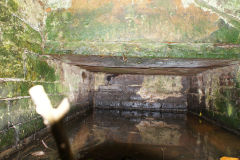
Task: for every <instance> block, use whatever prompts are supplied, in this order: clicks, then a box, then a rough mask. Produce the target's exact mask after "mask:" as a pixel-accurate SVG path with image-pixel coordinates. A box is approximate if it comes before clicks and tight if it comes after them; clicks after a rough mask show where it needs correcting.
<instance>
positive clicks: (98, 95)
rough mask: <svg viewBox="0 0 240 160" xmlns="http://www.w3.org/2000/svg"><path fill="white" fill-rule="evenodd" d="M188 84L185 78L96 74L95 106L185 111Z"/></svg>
mask: <svg viewBox="0 0 240 160" xmlns="http://www.w3.org/2000/svg"><path fill="white" fill-rule="evenodd" d="M187 85H188V82H187V78H186V77H185V76H166V75H129V74H121V75H117V74H104V73H95V93H94V107H95V108H101V109H103V108H105V109H123V110H124V109H127V110H129V109H130V110H155V111H161V110H164V111H186V109H187V108H186V107H187V103H186V102H187V97H186V95H185V92H186V90H187Z"/></svg>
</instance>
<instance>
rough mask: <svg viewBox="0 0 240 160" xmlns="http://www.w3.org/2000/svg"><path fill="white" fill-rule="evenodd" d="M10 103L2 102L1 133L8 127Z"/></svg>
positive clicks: (0, 101) (0, 110)
mask: <svg viewBox="0 0 240 160" xmlns="http://www.w3.org/2000/svg"><path fill="white" fill-rule="evenodd" d="M8 119H9V111H8V101H5V100H0V131H1V130H3V129H6V128H7V127H8Z"/></svg>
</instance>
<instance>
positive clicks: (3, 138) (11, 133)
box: [0, 128, 15, 151]
mask: <svg viewBox="0 0 240 160" xmlns="http://www.w3.org/2000/svg"><path fill="white" fill-rule="evenodd" d="M14 144H15V130H14V129H13V128H9V129H7V130H4V131H0V151H3V150H4V149H6V148H8V147H10V146H13V145H14Z"/></svg>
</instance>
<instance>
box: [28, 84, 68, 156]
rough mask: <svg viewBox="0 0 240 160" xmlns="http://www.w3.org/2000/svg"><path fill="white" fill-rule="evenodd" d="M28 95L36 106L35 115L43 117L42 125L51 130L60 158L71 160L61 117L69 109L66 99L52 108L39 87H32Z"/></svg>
mask: <svg viewBox="0 0 240 160" xmlns="http://www.w3.org/2000/svg"><path fill="white" fill-rule="evenodd" d="M29 94H30V96H31V98H32V100H33V102H34V103H35V105H36V111H37V113H38V114H40V115H41V116H42V117H43V120H44V124H45V125H47V126H50V128H51V132H52V134H53V137H54V139H55V141H56V144H57V147H58V153H59V155H60V158H61V159H62V160H73V154H72V152H71V148H70V145H69V141H68V138H67V135H66V133H65V130H64V128H63V123H62V119H63V117H64V116H65V114H66V113H67V112H68V111H69V109H70V104H69V102H68V99H67V98H65V99H63V101H62V102H61V103H60V105H59V106H58V108H53V107H52V104H51V102H50V100H49V98H48V96H47V94H46V92H45V91H44V88H43V87H42V86H41V85H37V86H34V87H32V88H31V89H30V90H29Z"/></svg>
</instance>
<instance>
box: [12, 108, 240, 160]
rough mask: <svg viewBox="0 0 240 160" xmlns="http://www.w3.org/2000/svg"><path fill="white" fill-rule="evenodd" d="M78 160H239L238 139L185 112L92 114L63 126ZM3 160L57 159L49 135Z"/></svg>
mask: <svg viewBox="0 0 240 160" xmlns="http://www.w3.org/2000/svg"><path fill="white" fill-rule="evenodd" d="M66 129H67V132H68V136H69V140H70V143H71V146H72V149H73V152H74V154H75V156H76V157H77V159H81V160H89V159H91V160H103V159H104V160H108V159H109V160H113V159H114V160H118V159H119V160H126V159H129V160H142V159H146V160H150V159H165V160H167V159H171V160H174V159H181V160H193V159H196V160H206V159H209V160H215V159H219V158H220V157H221V156H232V157H240V138H239V137H238V136H236V135H234V134H231V133H229V132H227V131H225V130H223V129H221V128H219V127H216V126H214V125H212V124H209V123H207V122H205V121H204V120H201V119H198V118H196V117H194V116H192V115H189V114H173V113H160V112H143V111H141V112H140V111H124V110H95V111H94V112H93V113H92V114H90V115H88V116H86V117H85V118H81V119H75V120H74V121H71V122H70V123H68V124H66ZM9 159H26V160H27V159H31V160H32V159H57V152H56V147H55V145H54V141H53V139H52V137H51V136H50V135H47V136H46V137H42V138H40V139H38V140H36V141H35V142H34V143H33V144H31V145H29V146H27V147H26V148H25V149H24V150H22V151H19V152H18V153H16V154H15V155H12V156H11V157H9Z"/></svg>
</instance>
